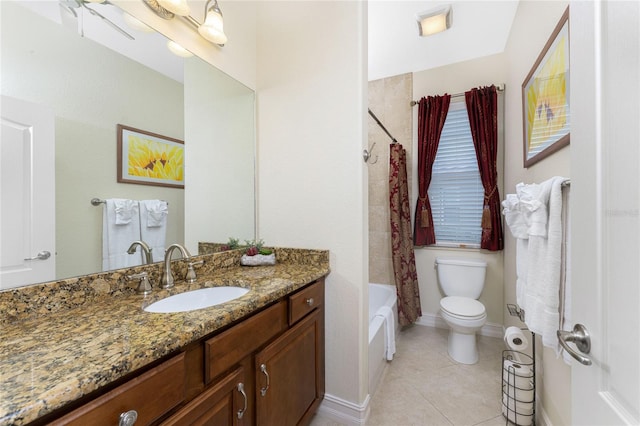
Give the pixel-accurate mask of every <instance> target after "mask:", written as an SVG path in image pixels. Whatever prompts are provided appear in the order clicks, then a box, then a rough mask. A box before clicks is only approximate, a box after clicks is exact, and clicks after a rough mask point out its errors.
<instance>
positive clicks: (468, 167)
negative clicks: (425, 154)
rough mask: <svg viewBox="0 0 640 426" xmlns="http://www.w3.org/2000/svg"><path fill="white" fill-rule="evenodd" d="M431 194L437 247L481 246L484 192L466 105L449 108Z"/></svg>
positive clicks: (430, 187)
mask: <svg viewBox="0 0 640 426" xmlns="http://www.w3.org/2000/svg"><path fill="white" fill-rule="evenodd" d="M428 192H429V201H430V203H431V214H432V216H433V225H434V231H435V234H436V244H441V245H450V244H451V245H459V244H467V245H478V246H479V244H480V238H481V233H482V229H481V227H480V222H481V219H482V207H483V197H484V188H483V187H482V181H481V180H480V172H479V171H478V162H477V160H476V153H475V150H474V147H473V139H472V137H471V129H470V127H469V117H468V115H467V110H466V107H465V104H464V101H463V102H455V103H451V105H450V107H449V112H448V114H447V119H446V121H445V124H444V128H443V129H442V135H441V137H440V143H439V145H438V152H437V154H436V159H435V162H434V164H433V170H432V175H431V184H430V185H429V190H428Z"/></svg>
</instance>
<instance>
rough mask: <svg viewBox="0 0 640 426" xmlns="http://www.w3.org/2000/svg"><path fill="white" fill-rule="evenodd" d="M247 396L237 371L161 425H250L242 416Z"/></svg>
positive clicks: (242, 371) (240, 369)
mask: <svg viewBox="0 0 640 426" xmlns="http://www.w3.org/2000/svg"><path fill="white" fill-rule="evenodd" d="M249 392H250V390H248V389H245V385H244V370H243V369H242V368H238V369H237V370H235V371H233V372H232V373H230V374H228V375H226V376H224V377H223V378H222V379H221V380H220V381H219V382H217V383H216V384H215V385H214V386H212V387H210V388H209V389H207V390H205V391H204V392H203V393H202V394H200V395H199V396H198V397H197V398H195V399H194V400H193V401H191V402H190V403H189V404H187V405H186V406H184V407H183V408H182V409H180V411H178V412H177V413H176V414H175V415H173V416H171V417H170V418H169V419H167V420H166V421H165V422H163V423H162V425H163V426H169V425H194V426H195V425H198V426H201V425H210V426H237V425H244V424H247V425H249V424H251V420H250V419H246V418H245V416H244V413H245V412H246V409H247V402H248V401H247V398H248V397H249V395H250V393H249Z"/></svg>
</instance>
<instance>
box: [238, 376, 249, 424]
mask: <svg viewBox="0 0 640 426" xmlns="http://www.w3.org/2000/svg"><path fill="white" fill-rule="evenodd" d="M238 392H240V393H241V394H242V396H243V397H244V408H243V409H242V410H238V419H241V418H242V416H244V413H245V412H246V411H247V394H246V393H245V392H244V383H238Z"/></svg>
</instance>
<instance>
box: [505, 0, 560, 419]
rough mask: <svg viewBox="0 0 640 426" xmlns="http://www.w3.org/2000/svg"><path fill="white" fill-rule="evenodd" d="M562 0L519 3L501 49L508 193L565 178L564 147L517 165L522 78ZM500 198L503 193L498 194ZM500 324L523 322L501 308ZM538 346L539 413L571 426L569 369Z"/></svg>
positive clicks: (512, 278)
mask: <svg viewBox="0 0 640 426" xmlns="http://www.w3.org/2000/svg"><path fill="white" fill-rule="evenodd" d="M566 6H567V2H561V1H558V2H536V1H521V2H520V5H519V7H518V12H517V14H516V18H515V21H514V23H513V26H512V29H511V34H510V37H509V41H508V43H507V46H506V49H505V55H506V57H507V59H508V60H507V76H508V79H507V82H506V83H507V87H508V88H512V89H514V90H507V92H506V105H507V109H506V123H507V127H506V140H507V144H506V147H505V154H506V161H505V181H504V182H505V187H506V189H507V192H513V191H514V190H515V185H516V184H517V183H519V182H525V183H531V182H541V181H544V180H546V179H548V178H550V177H552V176H556V175H561V176H567V177H569V176H570V156H569V148H568V147H567V148H564V149H562V150H561V151H559V152H557V153H556V154H554V155H552V156H551V157H548V158H546V159H544V160H542V161H541V162H538V163H537V164H535V165H533V166H532V167H530V168H528V169H525V168H524V167H523V163H522V150H523V145H522V106H521V105H522V98H521V90H520V88H521V86H522V82H523V81H524V79H525V78H526V76H527V75H528V73H529V71H530V70H531V67H532V66H533V64H534V63H535V61H536V58H537V57H538V54H539V53H540V51H541V50H542V48H543V47H544V45H545V43H546V42H547V40H548V38H549V36H550V35H551V33H552V32H553V29H554V28H555V26H556V24H557V22H558V20H559V19H560V16H561V15H562V13H563V12H564V10H565V8H566ZM503 198H504V195H503ZM515 256H516V252H515V240H514V239H513V237H512V236H511V234H510V233H509V231H507V233H506V239H505V251H504V277H505V295H504V299H505V303H515V299H516V297H515V282H516V271H515V268H516V266H515V265H516V257H515ZM504 315H505V322H506V324H505V325H518V326H522V325H523V324H522V323H520V322H519V321H518V320H517V319H514V318H513V317H510V316H509V314H508V313H507V311H506V309H505V313H504ZM538 343H539V344H538V345H537V351H536V352H537V354H536V362H537V373H538V374H537V377H538V381H537V394H538V397H539V401H540V403H541V405H542V411H538V412H537V413H539V414H540V415H541V416H546V417H547V419H548V420H549V421H550V422H551V424H554V425H569V424H571V369H570V367H569V366H568V365H566V364H564V362H563V361H562V360H561V359H557V358H556V356H555V353H554V352H553V351H552V350H550V349H548V348H544V349H542V344H541V343H540V341H539V339H538Z"/></svg>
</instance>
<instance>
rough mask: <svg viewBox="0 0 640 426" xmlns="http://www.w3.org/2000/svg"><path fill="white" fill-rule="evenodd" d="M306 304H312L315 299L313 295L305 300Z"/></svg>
mask: <svg viewBox="0 0 640 426" xmlns="http://www.w3.org/2000/svg"><path fill="white" fill-rule="evenodd" d="M306 302H307V305H309V306H313V304H314V303H315V300H313V297H310V298H308V299H307V300H306Z"/></svg>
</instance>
